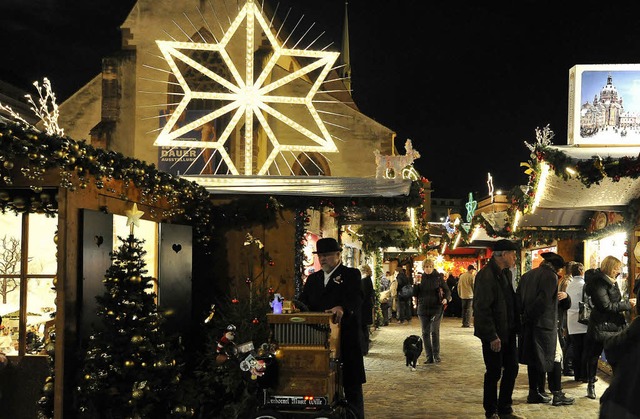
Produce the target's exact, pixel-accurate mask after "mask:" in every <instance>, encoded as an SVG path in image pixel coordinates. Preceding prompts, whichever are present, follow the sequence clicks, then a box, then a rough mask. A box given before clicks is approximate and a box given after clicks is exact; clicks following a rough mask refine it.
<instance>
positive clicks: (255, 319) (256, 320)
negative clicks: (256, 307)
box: [251, 317, 260, 324]
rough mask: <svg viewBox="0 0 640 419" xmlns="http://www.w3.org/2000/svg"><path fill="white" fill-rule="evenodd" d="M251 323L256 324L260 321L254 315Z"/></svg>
mask: <svg viewBox="0 0 640 419" xmlns="http://www.w3.org/2000/svg"><path fill="white" fill-rule="evenodd" d="M251 323H253V324H258V323H260V320H258V318H257V317H254V318H253V320H251Z"/></svg>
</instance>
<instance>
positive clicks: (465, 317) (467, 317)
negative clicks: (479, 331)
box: [462, 298, 473, 327]
mask: <svg viewBox="0 0 640 419" xmlns="http://www.w3.org/2000/svg"><path fill="white" fill-rule="evenodd" d="M472 315H473V299H472V298H463V299H462V325H463V326H464V327H469V326H471V316H472Z"/></svg>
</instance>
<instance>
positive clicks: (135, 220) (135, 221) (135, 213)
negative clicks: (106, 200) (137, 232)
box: [124, 202, 144, 234]
mask: <svg viewBox="0 0 640 419" xmlns="http://www.w3.org/2000/svg"><path fill="white" fill-rule="evenodd" d="M124 214H125V215H126V216H127V225H128V226H130V227H131V234H133V226H136V227H140V217H142V216H143V215H144V211H139V210H138V204H137V203H135V202H134V203H133V206H132V207H131V209H129V210H126V211H125V212H124Z"/></svg>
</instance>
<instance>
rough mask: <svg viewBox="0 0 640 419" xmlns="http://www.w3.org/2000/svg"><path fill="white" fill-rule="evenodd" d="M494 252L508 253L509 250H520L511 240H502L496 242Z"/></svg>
mask: <svg viewBox="0 0 640 419" xmlns="http://www.w3.org/2000/svg"><path fill="white" fill-rule="evenodd" d="M493 250H494V251H496V252H499V251H502V252H504V251H508V250H518V245H517V244H515V243H514V242H512V241H511V240H507V239H501V240H498V241H497V242H495V244H494V245H493Z"/></svg>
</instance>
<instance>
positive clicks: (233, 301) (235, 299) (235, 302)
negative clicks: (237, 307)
mask: <svg viewBox="0 0 640 419" xmlns="http://www.w3.org/2000/svg"><path fill="white" fill-rule="evenodd" d="M239 302H240V300H238V299H237V298H234V299H233V300H231V303H232V304H238V303H239Z"/></svg>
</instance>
